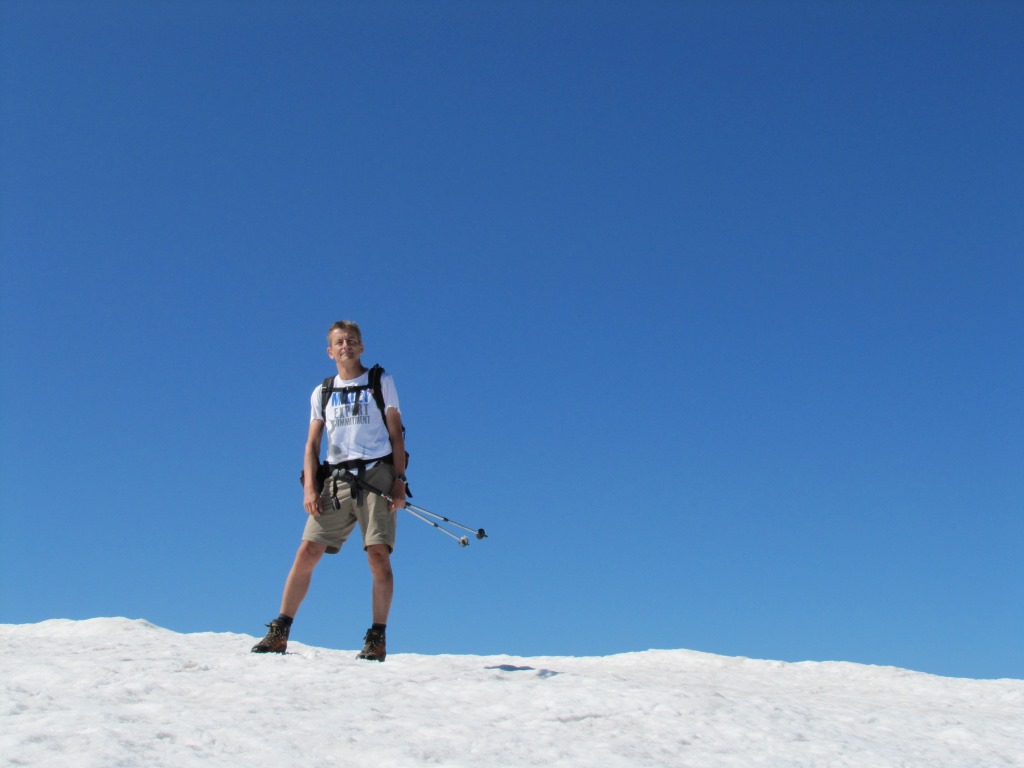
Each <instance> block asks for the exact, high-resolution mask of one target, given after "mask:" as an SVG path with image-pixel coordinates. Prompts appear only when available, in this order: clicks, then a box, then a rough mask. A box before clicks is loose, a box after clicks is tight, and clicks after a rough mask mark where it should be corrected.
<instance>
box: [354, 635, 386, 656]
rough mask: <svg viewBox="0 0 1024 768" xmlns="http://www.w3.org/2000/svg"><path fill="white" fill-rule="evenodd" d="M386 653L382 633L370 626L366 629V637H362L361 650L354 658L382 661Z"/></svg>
mask: <svg viewBox="0 0 1024 768" xmlns="http://www.w3.org/2000/svg"><path fill="white" fill-rule="evenodd" d="M387 655H388V651H387V648H386V647H385V638H384V633H383V632H381V631H380V630H378V629H373V628H372V627H371V628H370V629H368V630H366V637H364V638H363V650H361V651H360V652H359V655H358V656H356V658H357V659H366V660H367V661H384V659H385V657H386V656H387Z"/></svg>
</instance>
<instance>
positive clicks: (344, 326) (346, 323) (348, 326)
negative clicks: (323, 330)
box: [327, 320, 363, 342]
mask: <svg viewBox="0 0 1024 768" xmlns="http://www.w3.org/2000/svg"><path fill="white" fill-rule="evenodd" d="M335 331H351V332H352V333H354V334H355V335H356V336H358V337H359V341H360V342H362V340H363V332H362V331H360V330H359V326H358V325H357V324H356V323H354V322H352V321H351V320H339V321H338V322H336V323H335V324H334V325H332V326H331V327H330V328H328V329H327V340H328V341H330V340H331V334H332V333H334V332H335Z"/></svg>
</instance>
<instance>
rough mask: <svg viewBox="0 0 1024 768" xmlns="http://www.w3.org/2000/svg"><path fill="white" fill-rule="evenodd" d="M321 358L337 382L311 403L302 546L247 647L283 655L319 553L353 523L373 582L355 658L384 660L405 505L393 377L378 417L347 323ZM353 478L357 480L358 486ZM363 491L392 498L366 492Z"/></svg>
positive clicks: (354, 333)
mask: <svg viewBox="0 0 1024 768" xmlns="http://www.w3.org/2000/svg"><path fill="white" fill-rule="evenodd" d="M327 342H328V345H327V355H328V356H329V357H330V358H331V359H333V360H334V362H335V364H336V365H337V368H338V375H337V376H336V377H335V378H334V383H333V388H332V392H331V398H330V401H329V402H328V404H327V406H326V407H324V408H321V385H317V387H316V389H314V390H313V394H312V396H311V397H310V420H309V437H308V438H307V440H306V456H305V461H304V462H303V488H304V493H305V498H304V502H303V503H304V505H305V507H306V513H307V514H308V518H307V519H306V527H305V530H304V531H303V533H302V541H301V543H300V544H299V549H298V552H296V554H295V562H294V563H293V564H292V568H291V571H290V572H289V573H288V579H287V580H286V581H285V586H284V594H283V595H282V597H281V613H280V615H279V616H278V617H277V618H276V619H274V620H273V621H271V622H270V624H268V625H267V627H268V628H269V631H268V632H267V635H266V637H264V638H263V639H262V640H261V641H260V642H259V643H257V644H256V645H255V646H253V648H252V651H253V653H284V652H285V650H286V649H287V647H288V634H289V632H290V630H291V626H292V620H293V619H294V617H295V614H296V613H297V612H298V610H299V606H300V605H301V604H302V601H303V599H304V598H305V597H306V593H307V591H308V590H309V584H310V581H311V579H312V576H313V569H314V568H316V565H317V563H319V562H320V559H321V558H322V557H323V555H324V553H327V554H336V553H337V552H338V551H339V550H340V549H341V547H342V545H343V544H344V543H345V541H346V540H347V539H348V537H349V534H350V533H351V532H352V531H353V530H354V528H355V526H356V525H357V524H358V525H359V529H360V531H361V532H362V536H363V549H364V550H365V552H366V556H367V560H368V561H369V564H370V572H371V574H372V575H373V597H372V612H373V613H372V615H373V624H372V626H371V627H370V629H369V630H368V631H367V632H366V636H365V637H364V638H363V641H364V645H363V650H362V651H361V652H360V653H359V658H360V659H369V660H371V661H384V658H385V656H386V655H387V648H386V640H385V628H386V625H387V620H388V613H389V612H390V610H391V597H392V594H393V592H394V575H393V574H392V571H391V553H392V551H393V550H394V547H395V528H396V523H397V510H399V509H401V508H402V507H404V506H405V497H406V482H405V462H406V453H405V440H404V438H403V435H402V414H401V411H400V410H399V405H398V393H397V392H396V390H395V383H394V380H393V379H392V377H391V376H390V375H389V374H387V373H385V374H384V375H383V376H382V377H381V381H380V388H381V390H382V394H383V399H384V409H383V410H384V413H383V414H382V413H381V409H380V408H379V407H378V406H377V404H376V403H375V398H374V393H373V392H372V391H370V389H369V386H370V383H369V371H368V369H367V368H366V367H365V366H364V365H363V363H362V354H363V336H362V332H361V331H360V330H359V326H358V325H356V324H355V323H354V322H351V321H349V320H341V321H339V322H336V323H334V324H333V325H332V326H331V327H330V329H329V330H328V332H327ZM325 424H326V425H327V436H328V437H327V442H328V447H327V459H326V461H325V462H324V465H323V467H321V465H320V446H321V443H322V440H323V434H324V425H325ZM357 478H358V479H357ZM367 485H369V486H371V487H373V488H376V489H379V490H380V491H382V492H383V493H386V494H387V495H388V496H390V501H389V500H387V499H385V498H384V497H383V495H382V494H378V493H374V492H371V491H369V490H367V489H366V486H367Z"/></svg>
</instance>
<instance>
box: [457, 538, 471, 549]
mask: <svg viewBox="0 0 1024 768" xmlns="http://www.w3.org/2000/svg"><path fill="white" fill-rule="evenodd" d="M459 546H460V547H468V546H469V537H468V536H463V537H462V538H461V539H459Z"/></svg>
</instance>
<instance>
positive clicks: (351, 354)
mask: <svg viewBox="0 0 1024 768" xmlns="http://www.w3.org/2000/svg"><path fill="white" fill-rule="evenodd" d="M327 354H328V355H330V356H331V357H332V358H334V359H335V360H336V361H341V360H358V359H359V356H360V355H362V354H363V342H362V340H361V339H360V338H359V334H358V333H356V332H355V331H348V330H342V329H335V330H333V331H331V343H330V345H329V346H328V347H327Z"/></svg>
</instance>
